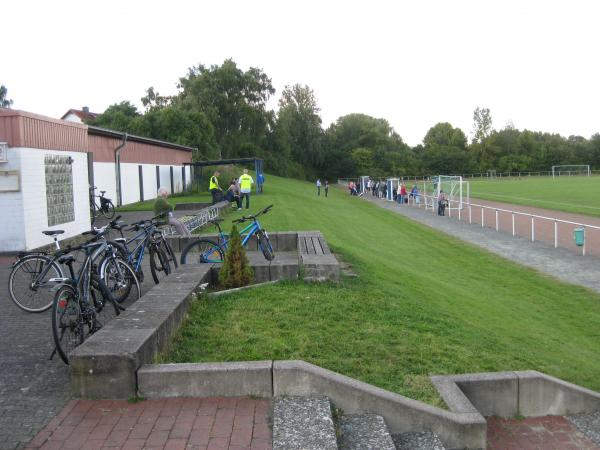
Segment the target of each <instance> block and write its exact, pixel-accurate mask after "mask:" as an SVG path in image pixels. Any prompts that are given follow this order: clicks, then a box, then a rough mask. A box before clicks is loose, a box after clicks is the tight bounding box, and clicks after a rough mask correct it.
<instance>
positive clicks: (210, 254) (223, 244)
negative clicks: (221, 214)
mask: <svg viewBox="0 0 600 450" xmlns="http://www.w3.org/2000/svg"><path fill="white" fill-rule="evenodd" d="M271 208H273V205H269V206H267V207H266V208H264V209H262V210H260V211H259V212H257V213H256V214H254V215H249V216H243V217H241V218H240V219H236V220H233V221H232V223H244V222H247V221H249V220H251V221H252V223H250V224H249V225H248V226H246V227H245V228H244V229H242V230H241V231H240V235H241V237H242V245H243V246H244V247H246V245H247V244H248V241H249V240H250V238H251V237H252V236H256V240H257V241H258V247H259V248H260V250H261V251H262V253H263V256H264V257H265V259H266V260H267V261H272V260H273V259H274V258H275V252H274V251H273V246H272V245H271V242H270V241H269V235H268V233H267V231H266V230H265V229H263V228H262V227H261V225H260V222H259V221H258V217H259V216H261V215H263V214H266V213H268V212H269V211H270V210H271ZM222 221H223V219H221V218H216V219H212V220H209V222H211V223H212V224H214V225H215V226H216V227H217V229H218V231H219V233H218V235H217V242H215V241H213V240H211V239H208V238H200V239H198V240H197V241H194V242H191V243H190V244H188V245H187V246H186V247H185V248H184V249H183V251H182V252H181V264H187V263H188V262H189V263H221V262H223V258H224V255H225V252H226V251H227V244H228V242H229V236H227V235H226V234H225V233H224V232H223V230H222V229H221V226H220V225H219V222H222ZM190 253H193V255H191V254H190Z"/></svg>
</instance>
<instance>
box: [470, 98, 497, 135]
mask: <svg viewBox="0 0 600 450" xmlns="http://www.w3.org/2000/svg"><path fill="white" fill-rule="evenodd" d="M493 130H494V129H493V127H492V114H491V113H490V109H489V108H480V107H479V106H478V107H477V108H475V111H473V143H478V144H483V142H484V141H485V140H486V139H487V138H488V137H489V135H490V134H491V133H492V131H493Z"/></svg>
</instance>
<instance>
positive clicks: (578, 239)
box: [573, 228, 585, 247]
mask: <svg viewBox="0 0 600 450" xmlns="http://www.w3.org/2000/svg"><path fill="white" fill-rule="evenodd" d="M573 239H575V245H576V246H578V247H583V243H584V241H585V229H584V228H575V229H574V230H573Z"/></svg>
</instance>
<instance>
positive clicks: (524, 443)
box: [487, 416, 600, 450]
mask: <svg viewBox="0 0 600 450" xmlns="http://www.w3.org/2000/svg"><path fill="white" fill-rule="evenodd" d="M487 422H488V427H487V444H488V445H487V449H488V450H599V449H600V447H598V446H597V445H596V444H594V443H593V442H592V441H591V440H590V439H588V438H587V437H586V436H584V435H583V434H582V433H581V432H580V431H579V430H578V429H577V428H576V427H575V426H574V425H573V424H572V423H571V422H569V421H568V420H567V419H565V418H564V417H562V416H545V417H531V418H527V419H523V420H516V419H501V418H497V417H491V418H489V419H488V421H487Z"/></svg>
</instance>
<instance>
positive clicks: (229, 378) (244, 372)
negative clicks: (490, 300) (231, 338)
mask: <svg viewBox="0 0 600 450" xmlns="http://www.w3.org/2000/svg"><path fill="white" fill-rule="evenodd" d="M432 381H433V383H434V385H435V386H436V388H437V389H438V391H439V392H440V395H441V396H442V397H443V398H444V400H445V401H446V403H447V404H448V407H449V409H450V410H449V411H448V410H444V409H440V408H436V407H434V406H431V405H428V404H426V403H423V402H420V401H416V400H412V399H410V398H407V397H404V396H402V395H399V394H395V393H393V392H389V391H386V390H384V389H380V388H377V387H375V386H372V385H369V384H367V383H363V382H361V381H358V380H355V379H352V378H349V377H346V376H344V375H341V374H338V373H335V372H332V371H330V370H327V369H323V368H321V367H318V366H315V365H312V364H309V363H306V362H304V361H256V362H225V363H208V364H206V363H198V364H165V365H148V366H144V367H142V368H141V369H140V370H139V372H138V382H139V393H140V395H141V396H143V397H150V398H156V397H189V396H214V395H232V396H243V395H260V396H263V397H282V396H315V395H319V396H327V397H329V399H331V401H332V402H333V403H334V404H335V405H336V406H338V407H340V408H342V409H343V410H344V413H345V414H362V413H375V414H378V415H380V416H382V417H383V418H384V419H385V421H386V424H387V426H388V427H389V429H390V432H392V433H403V432H415V431H432V432H434V433H435V434H437V435H438V436H439V437H440V438H441V439H442V441H443V442H444V445H445V446H446V447H447V448H454V449H459V448H485V446H486V434H487V423H486V419H485V416H492V415H505V416H507V417H514V416H516V415H517V414H521V415H525V416H541V415H547V414H560V415H564V414H567V413H568V414H578V413H584V412H592V411H596V410H600V393H597V392H594V391H591V390H589V389H585V388H582V387H581V386H577V385H574V384H571V383H567V382H565V381H563V380H560V379H558V378H554V377H551V376H548V375H545V374H543V373H540V372H536V371H522V372H497V373H482V374H466V375H452V376H434V377H432Z"/></svg>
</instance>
